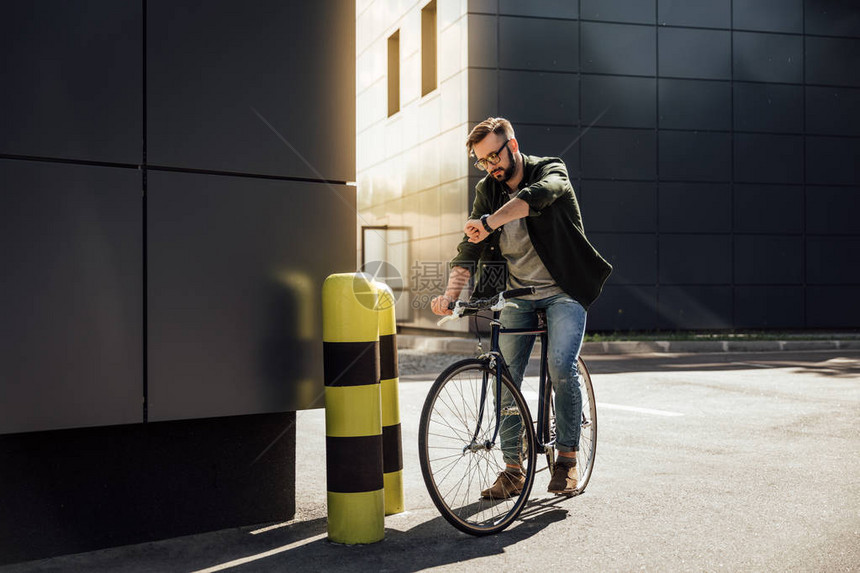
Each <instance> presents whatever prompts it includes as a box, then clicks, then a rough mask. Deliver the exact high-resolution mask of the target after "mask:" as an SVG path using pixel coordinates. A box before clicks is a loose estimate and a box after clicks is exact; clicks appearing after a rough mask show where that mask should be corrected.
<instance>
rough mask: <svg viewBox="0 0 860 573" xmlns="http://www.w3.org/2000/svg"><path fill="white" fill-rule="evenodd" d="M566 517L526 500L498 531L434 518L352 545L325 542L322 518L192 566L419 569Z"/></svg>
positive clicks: (500, 546)
mask: <svg viewBox="0 0 860 573" xmlns="http://www.w3.org/2000/svg"><path fill="white" fill-rule="evenodd" d="M567 515H568V511H567V510H565V509H561V508H557V507H554V504H545V503H540V502H538V503H534V502H530V503H529V505H528V506H527V507H526V510H525V511H524V512H523V514H522V516H521V517H520V519H519V520H517V522H516V523H515V524H514V525H513V526H511V527H510V528H508V529H507V530H505V531H503V532H502V533H500V534H498V535H493V536H487V537H473V536H471V535H467V534H465V533H461V532H459V531H458V530H456V529H454V528H453V527H452V526H451V525H450V524H449V523H448V522H447V521H445V520H444V519H443V518H442V517H436V518H434V519H431V520H430V521H426V522H423V523H420V524H418V525H416V526H414V527H412V528H410V529H407V530H404V531H400V530H398V529H396V528H392V527H386V531H385V539H384V540H383V541H381V542H379V543H374V544H370V545H352V546H349V545H340V544H337V543H331V542H329V541H328V540H327V539H326V520H325V518H321V519H317V520H313V521H312V522H306V523H302V524H296V526H295V527H294V526H290V527H289V528H284V529H283V530H273V531H271V532H268V533H266V534H264V535H265V543H254V544H253V546H252V545H251V544H249V543H247V540H246V542H245V543H243V544H242V545H241V546H240V545H238V543H237V544H236V546H234V547H233V548H231V549H230V550H229V551H224V550H222V551H213V552H212V553H210V554H209V555H208V558H209V559H208V563H207V564H205V565H203V564H201V563H199V561H200V560H199V559H195V560H194V561H195V563H194V566H196V567H200V568H201V569H202V568H204V567H206V568H208V567H212V568H217V567H218V566H219V565H228V568H226V569H224V570H228V571H286V570H301V571H305V570H314V571H319V570H322V571H326V572H327V573H328V572H332V571H356V570H362V571H369V570H373V571H421V570H424V569H429V568H433V567H439V566H444V565H450V564H454V563H463V562H467V561H470V560H472V559H478V558H482V557H489V556H493V555H499V554H502V553H504V551H505V548H506V547H508V546H510V545H514V544H516V543H519V542H520V541H523V540H524V539H527V538H529V537H531V536H533V535H535V534H538V533H540V532H541V531H542V530H543V529H544V528H546V527H547V526H549V525H550V524H552V523H554V522H557V521H560V520H563V519H565V518H566V517H567ZM302 540H305V542H304V543H302ZM239 560H241V561H242V562H241V563H240V562H239ZM186 567H187V566H186ZM186 570H187V568H186ZM204 570H205V569H204Z"/></svg>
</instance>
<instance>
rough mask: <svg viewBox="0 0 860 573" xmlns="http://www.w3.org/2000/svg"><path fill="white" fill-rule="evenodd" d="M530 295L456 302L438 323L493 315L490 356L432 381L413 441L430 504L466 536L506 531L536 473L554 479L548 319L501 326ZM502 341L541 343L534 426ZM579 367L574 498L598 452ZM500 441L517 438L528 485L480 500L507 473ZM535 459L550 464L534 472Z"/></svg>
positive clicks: (588, 388)
mask: <svg viewBox="0 0 860 573" xmlns="http://www.w3.org/2000/svg"><path fill="white" fill-rule="evenodd" d="M533 292H534V289H533V288H525V289H513V290H509V291H505V292H501V293H499V294H497V295H495V296H494V297H491V298H488V299H480V300H476V301H472V302H465V301H457V302H456V303H453V304H452V305H451V309H452V310H453V314H452V315H450V316H446V317H444V318H443V319H442V320H440V321H439V323H440V324H442V323H443V322H445V321H447V320H456V319H457V318H460V317H461V316H465V315H471V314H477V313H478V312H480V311H484V310H490V311H492V312H493V316H492V319H491V320H490V349H489V351H488V352H486V353H483V354H481V355H480V356H478V357H477V358H469V359H465V360H461V361H459V362H456V363H454V364H452V365H451V366H449V367H448V368H446V369H445V370H444V371H443V372H442V373H441V374H440V375H439V376H438V377H437V378H436V381H435V382H434V383H433V385H432V386H431V387H430V391H429V392H428V394H427V398H426V399H425V402H424V407H423V409H422V411H421V420H420V425H419V435H418V454H419V458H420V462H421V473H422V475H423V476H424V483H425V484H426V485H427V491H428V492H429V494H430V497H431V498H432V499H433V503H434V504H435V505H436V507H437V508H438V509H439V512H440V513H441V514H442V516H443V517H444V518H445V519H446V520H447V521H448V522H449V523H451V525H453V526H454V527H456V528H457V529H459V530H460V531H463V532H465V533H469V534H471V535H490V534H494V533H498V532H500V531H502V530H504V529H505V528H506V527H508V526H509V525H510V524H511V523H512V522H513V521H514V520H515V519H516V518H517V517H518V516H519V514H520V512H521V511H522V510H523V508H524V507H525V504H526V502H527V501H528V497H529V494H530V493H531V489H532V485H533V484H534V479H535V474H536V473H537V471H543V470H544V469H548V470H549V471H550V473H551V472H552V469H553V467H554V464H555V449H554V447H553V446H554V444H555V408H554V405H553V394H554V393H553V390H552V383H551V381H550V379H549V373H548V370H547V339H548V334H547V327H546V316H545V313H543V312H542V311H538V326H537V328H530V329H505V328H502V325H501V323H500V322H499V315H500V313H501V310H502V309H503V308H504V307H505V306H508V305H515V303H512V302H508V300H507V299H510V298H516V297H518V296H522V295H524V294H531V293H533ZM542 314H543V316H542ZM501 335H513V336H516V335H520V336H522V335H537V336H539V337H540V341H541V351H540V376H539V385H538V391H537V392H536V393H535V395H534V396H533V398H534V399H535V400H536V402H537V412H538V416H537V421H536V422H534V423H533V422H532V417H531V409H530V407H529V404H528V401H527V400H526V397H525V396H524V395H523V392H522V391H521V389H520V388H517V387H516V385H515V384H514V383H513V381H512V379H511V375H510V372H509V369H508V365H507V363H506V362H505V359H504V357H503V356H502V354H501V352H500V351H499V336H501ZM578 365H579V373H580V390H581V392H582V433H581V437H580V440H579V452H578V454H577V468H578V473H579V479H578V484H577V490H576V492H574V494H573V495H579V494H581V493H582V492H583V491H584V490H585V487H586V486H587V485H588V482H589V480H590V479H591V473H592V470H593V468H594V457H595V454H596V451H597V405H596V403H595V401H594V390H593V388H592V385H591V376H590V374H589V373H588V368H587V367H586V365H585V362H584V361H583V360H582V358H581V357H580V358H579V362H578ZM495 396H502V399H501V400H496V399H495ZM503 436H513V437H515V443H516V448H517V453H518V455H519V458H520V463H521V466H522V469H523V474H524V475H525V485H524V487H523V489H522V491H521V492H520V494H519V496H514V497H510V498H507V499H485V498H483V497H482V496H481V491H483V490H484V489H486V488H489V487H490V486H491V485H492V483H493V481H494V480H495V478H496V476H497V475H498V474H499V472H500V471H502V470H503V469H504V468H505V461H504V459H503V457H502V451H501V447H500V441H501V437H503ZM512 441H514V440H513V438H512ZM507 443H510V442H507ZM539 453H540V454H545V456H546V462H547V465H546V467H545V468H542V469H541V470H536V458H537V454H539Z"/></svg>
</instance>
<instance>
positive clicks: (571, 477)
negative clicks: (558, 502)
mask: <svg viewBox="0 0 860 573" xmlns="http://www.w3.org/2000/svg"><path fill="white" fill-rule="evenodd" d="M578 475H579V474H578V472H577V469H576V462H574V463H572V464H568V463H564V462H562V461H560V460H559V461H557V462H556V463H555V469H553V470H552V478H551V479H550V480H549V487H548V488H546V490H547V491H548V492H549V493H554V494H557V495H573V494H575V493H576V485H577V483H576V480H577V477H578Z"/></svg>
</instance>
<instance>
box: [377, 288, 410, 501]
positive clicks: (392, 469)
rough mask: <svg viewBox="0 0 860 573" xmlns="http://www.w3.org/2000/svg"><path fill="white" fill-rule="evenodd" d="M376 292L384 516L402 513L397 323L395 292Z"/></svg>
mask: <svg viewBox="0 0 860 573" xmlns="http://www.w3.org/2000/svg"><path fill="white" fill-rule="evenodd" d="M374 285H375V286H376V288H377V291H378V292H379V303H378V309H379V366H380V370H381V378H382V381H381V384H382V460H383V474H382V477H383V482H384V483H385V515H392V514H394V513H401V512H403V510H404V504H403V448H402V437H401V432H400V391H399V388H398V382H399V376H398V371H397V322H396V316H395V311H394V303H395V298H394V292H392V290H391V288H390V287H389V286H388V285H386V284H384V283H381V282H376V283H374Z"/></svg>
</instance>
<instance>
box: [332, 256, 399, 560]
mask: <svg viewBox="0 0 860 573" xmlns="http://www.w3.org/2000/svg"><path fill="white" fill-rule="evenodd" d="M376 306H377V290H376V287H374V286H373V285H372V284H371V283H370V281H369V278H368V277H367V276H366V275H362V274H352V273H349V274H336V275H331V276H329V277H328V278H327V279H326V281H325V283H324V284H323V367H324V379H325V410H326V411H325V417H326V476H327V489H328V537H329V539H330V540H331V541H334V542H337V543H346V544H356V543H374V542H376V541H381V540H382V539H383V538H384V537H385V525H384V521H385V517H384V503H385V496H384V490H383V485H384V484H383V478H382V473H383V467H382V404H381V386H380V383H379V380H380V378H379V376H380V371H379V349H378V346H379V330H378V312H377V310H376Z"/></svg>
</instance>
